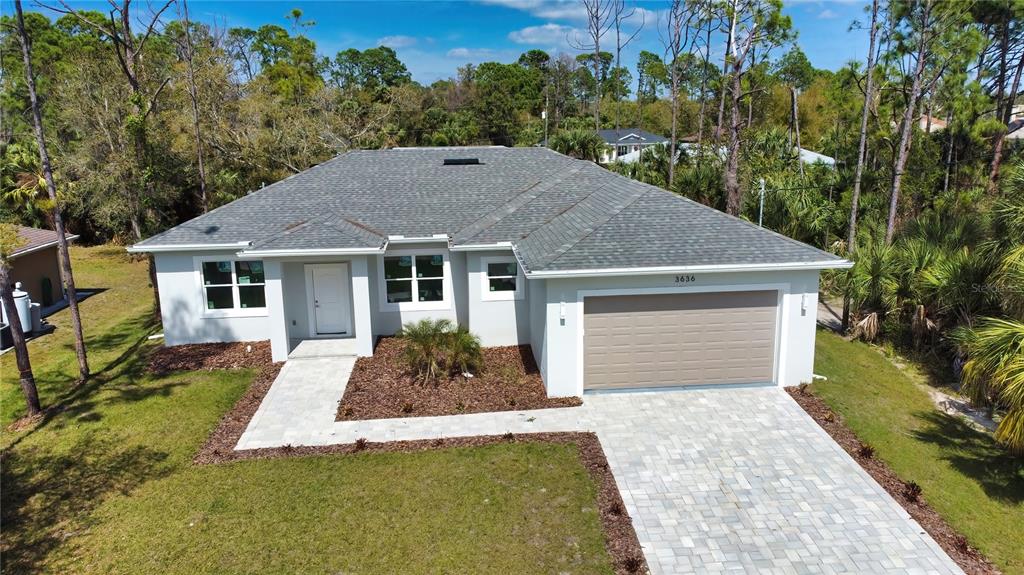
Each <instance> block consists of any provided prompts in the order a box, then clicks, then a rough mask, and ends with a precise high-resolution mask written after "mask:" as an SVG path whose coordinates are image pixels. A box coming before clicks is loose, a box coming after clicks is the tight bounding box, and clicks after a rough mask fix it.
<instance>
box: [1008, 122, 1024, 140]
mask: <svg viewBox="0 0 1024 575" xmlns="http://www.w3.org/2000/svg"><path fill="white" fill-rule="evenodd" d="M1022 127H1024V119H1017V120H1012V121H1011V122H1010V123H1009V124H1007V126H1006V137H1007V138H1010V139H1011V140H1020V139H1022V138H1024V130H1021V128H1022Z"/></svg>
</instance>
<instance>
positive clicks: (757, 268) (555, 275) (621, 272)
mask: <svg viewBox="0 0 1024 575" xmlns="http://www.w3.org/2000/svg"><path fill="white" fill-rule="evenodd" d="M850 267H853V262H851V261H849V260H824V261H815V262H787V263H778V264H767V263H766V264H721V265H695V266H658V267H637V268H595V269H582V270H541V271H528V270H527V271H526V277H527V278H534V279H560V278H582V277H614V276H636V275H659V274H682V273H735V272H771V271H812V270H818V271H820V270H826V269H847V268H850Z"/></svg>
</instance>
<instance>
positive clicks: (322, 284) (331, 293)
mask: <svg viewBox="0 0 1024 575" xmlns="http://www.w3.org/2000/svg"><path fill="white" fill-rule="evenodd" d="M309 268H310V273H309V275H308V276H307V278H308V279H309V281H310V282H312V285H313V289H312V290H310V291H311V292H312V296H313V317H312V318H311V319H312V322H311V327H312V328H313V329H312V330H311V331H313V334H312V335H351V332H352V321H351V319H352V318H351V314H350V309H351V308H350V304H349V292H348V264H317V265H311V266H309Z"/></svg>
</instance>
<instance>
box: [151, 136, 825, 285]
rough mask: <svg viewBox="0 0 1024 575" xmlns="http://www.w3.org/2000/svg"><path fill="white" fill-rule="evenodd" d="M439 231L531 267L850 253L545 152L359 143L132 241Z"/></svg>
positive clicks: (335, 237)
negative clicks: (508, 250)
mask: <svg viewBox="0 0 1024 575" xmlns="http://www.w3.org/2000/svg"><path fill="white" fill-rule="evenodd" d="M469 157H472V158H478V159H479V160H480V164H479V165H443V161H444V160H445V159H447V158H469ZM439 234H440V237H441V238H445V237H447V238H450V240H449V241H450V243H451V245H452V246H453V247H456V248H458V247H468V246H487V245H493V244H505V245H512V246H513V247H514V248H515V250H516V253H517V255H518V256H519V259H520V262H521V263H522V265H523V267H524V269H525V270H526V271H527V273H531V274H532V273H538V272H554V271H559V270H562V271H566V270H592V269H596V268H636V267H657V266H671V267H686V266H697V265H737V264H746V265H758V264H759V265H764V264H768V265H778V264H816V263H823V262H824V263H827V264H829V265H834V264H841V263H842V262H843V260H841V259H840V258H838V257H836V256H834V255H832V254H828V253H826V252H823V251H821V250H818V249H816V248H813V247H811V246H808V245H806V244H802V243H800V242H797V241H795V240H792V239H789V238H786V237H784V236H781V235H778V234H775V233H773V232H770V231H767V230H764V229H761V228H758V227H757V226H754V225H752V224H750V223H749V222H746V221H744V220H740V219H738V218H734V217H732V216H728V215H726V214H724V213H722V212H719V211H717V210H714V209H712V208H708V207H706V206H703V205H700V204H697V203H695V202H692V201H690V200H687V199H685V198H682V197H680V196H678V195H675V194H672V193H670V192H667V191H665V190H662V189H660V188H656V187H654V186H650V185H647V184H643V183H641V182H637V181H635V180H631V179H629V178H626V177H624V176H620V175H618V174H615V173H613V172H610V171H608V170H606V169H604V168H602V167H600V166H598V165H596V164H594V163H592V162H587V161H582V160H575V159H573V158H570V157H568V156H563V155H561V154H558V153H555V152H553V151H551V150H549V149H546V148H410V149H394V150H374V151H352V152H348V153H346V154H343V155H341V156H338V157H336V158H334V159H332V160H329V161H327V162H325V163H323V164H320V165H319V166H316V167H313V168H310V169H308V170H306V171H304V172H301V173H299V174H295V175H293V176H291V177H289V178H286V179H284V180H282V181H280V182H277V183H275V184H272V185H270V186H267V187H266V188H263V189H262V190H259V191H257V192H255V193H252V194H249V195H247V196H245V197H243V198H240V199H238V200H236V201H234V202H232V203H230V204H227V205H225V206H221V207H220V208H217V209H215V210H213V211H211V212H209V213H207V214H205V215H203V216H200V217H198V218H195V219H193V220H191V221H189V222H186V223H184V224H182V225H179V226H177V227H174V228H172V229H170V230H167V231H166V232H163V233H161V234H159V235H156V236H153V237H151V238H149V239H147V240H145V241H143V242H141V243H139V244H136V246H134V248H133V249H135V250H137V251H149V250H161V249H162V250H173V249H175V248H188V247H194V246H198V245H219V246H225V247H226V248H227V247H229V246H237V247H236V249H242V250H243V252H244V253H264V254H268V252H275V251H282V252H287V251H302V250H309V251H318V250H319V251H323V250H338V251H339V252H340V251H344V250H350V251H356V250H366V251H374V252H379V251H382V250H383V249H384V248H385V247H386V245H387V243H388V242H389V241H397V240H398V239H399V236H401V237H402V238H403V239H405V240H409V239H412V238H436V237H438V235H439ZM246 246H247V247H246ZM268 255H269V254H268ZM826 267H827V266H826Z"/></svg>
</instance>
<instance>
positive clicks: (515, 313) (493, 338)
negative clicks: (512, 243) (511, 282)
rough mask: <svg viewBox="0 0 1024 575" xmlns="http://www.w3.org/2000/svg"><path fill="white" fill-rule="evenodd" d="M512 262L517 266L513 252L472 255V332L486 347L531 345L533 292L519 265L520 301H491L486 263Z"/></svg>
mask: <svg viewBox="0 0 1024 575" xmlns="http://www.w3.org/2000/svg"><path fill="white" fill-rule="evenodd" d="M495 259H502V260H504V259H508V260H511V261H513V262H515V261H516V260H515V256H514V255H513V254H512V252H511V251H509V250H505V251H486V252H468V253H467V254H466V269H467V272H468V274H467V287H468V297H467V304H468V308H469V326H468V327H469V331H471V332H473V333H475V334H476V335H478V336H480V343H481V345H483V346H485V347H491V346H501V345H520V344H526V343H529V342H530V308H529V297H530V296H529V290H528V289H527V285H526V283H527V282H526V277H525V276H524V275H523V271H522V269H520V268H519V267H518V263H517V264H516V268H517V270H518V271H519V277H517V278H516V280H517V282H519V283H518V285H519V286H521V288H520V289H521V294H520V295H519V297H518V298H515V297H513V299H503V300H494V299H489V298H487V297H486V296H487V293H488V292H487V286H486V283H487V270H486V267H485V262H488V261H493V260H495Z"/></svg>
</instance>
